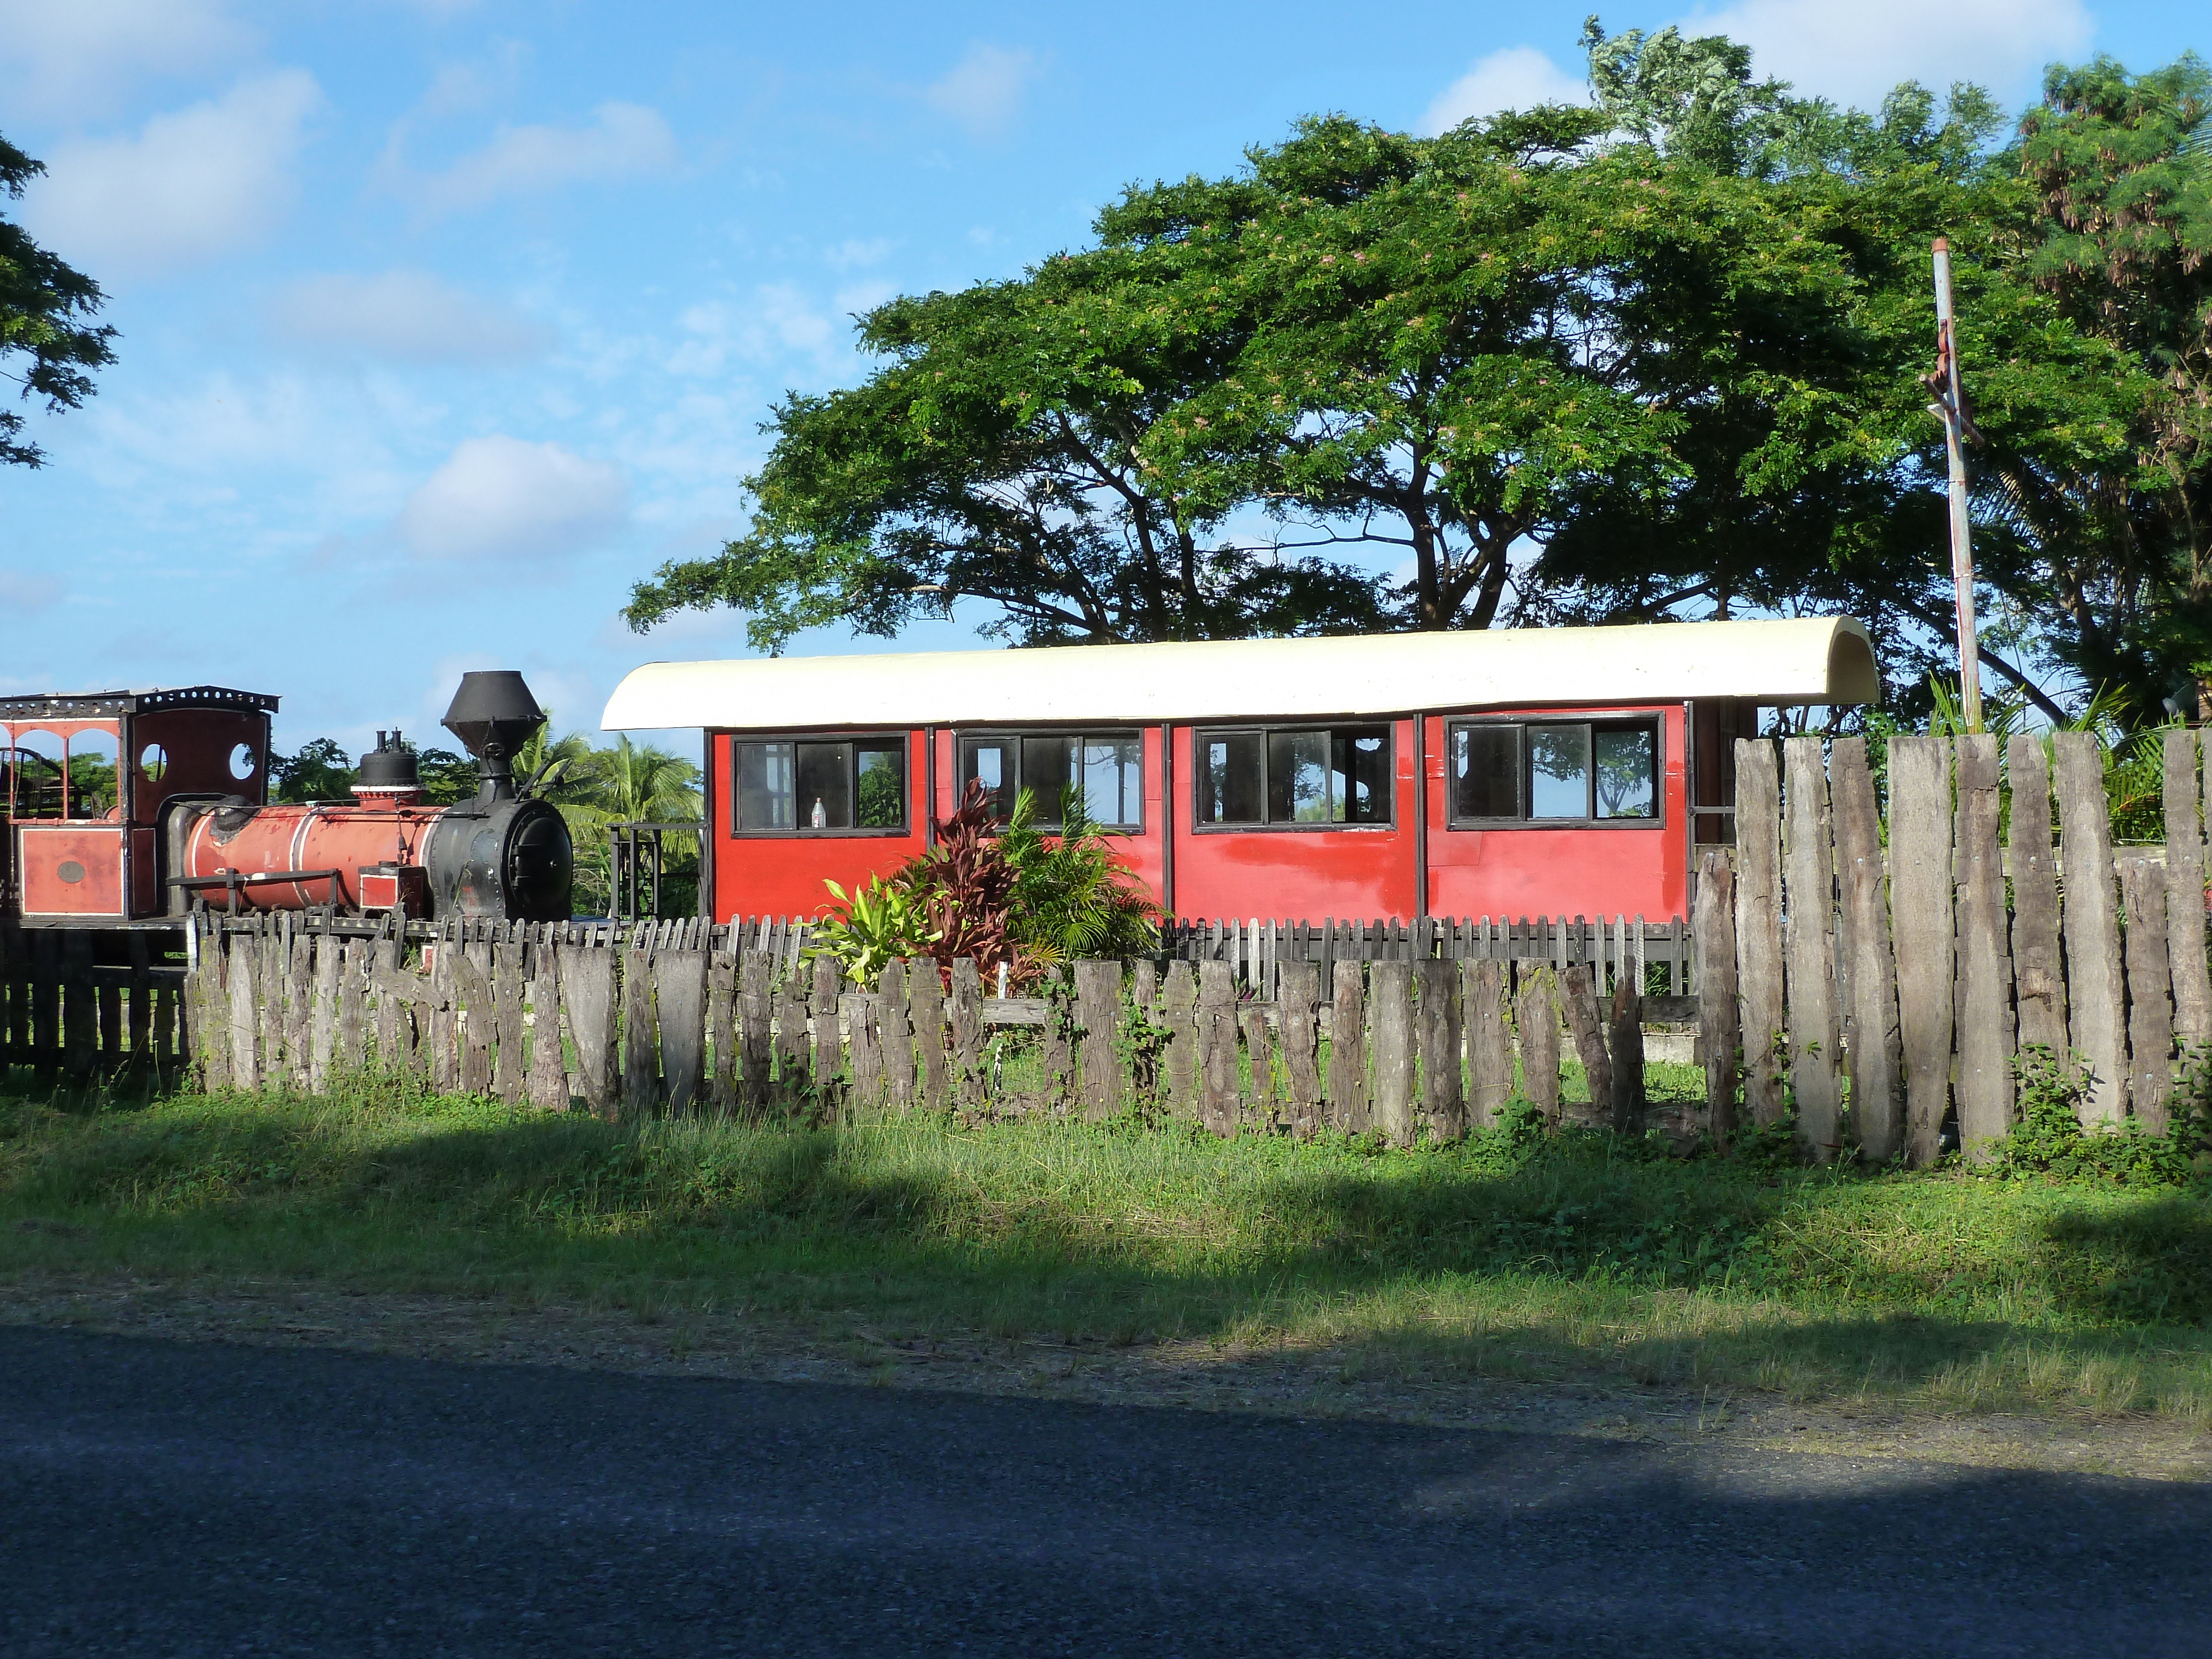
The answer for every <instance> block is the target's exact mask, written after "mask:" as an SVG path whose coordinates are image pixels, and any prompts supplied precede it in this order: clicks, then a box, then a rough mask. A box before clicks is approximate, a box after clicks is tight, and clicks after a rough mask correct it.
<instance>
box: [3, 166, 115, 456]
mask: <svg viewBox="0 0 2212 1659" xmlns="http://www.w3.org/2000/svg"><path fill="white" fill-rule="evenodd" d="M45 171H46V164H45V163H44V162H41V161H33V160H32V159H31V158H30V157H29V156H27V155H25V154H23V152H22V151H21V150H20V149H16V148H15V146H14V145H13V144H11V143H9V142H8V141H7V140H6V139H5V138H0V196H4V197H9V198H11V199H18V200H20V199H21V197H22V194H23V187H24V186H25V185H27V184H29V183H30V181H31V180H32V179H34V178H36V177H37V176H38V175H39V174H40V173H44V172H45ZM101 297H102V296H101V295H100V284H99V283H95V282H94V281H93V280H92V278H90V277H89V276H85V275H84V274H83V273H82V272H81V271H77V270H72V269H71V268H70V266H69V265H67V264H64V263H63V261H61V260H60V259H58V258H56V257H55V256H54V255H53V254H52V253H50V252H47V251H46V249H44V248H42V247H40V246H39V245H38V244H37V243H36V242H34V241H33V240H31V236H30V234H29V233H28V232H27V231H26V230H25V229H24V228H22V227H21V225H19V224H16V223H15V222H14V221H12V220H10V219H8V218H6V217H4V216H0V374H5V375H7V377H8V378H9V379H10V380H14V381H15V382H16V383H17V384H18V385H20V386H21V387H22V392H21V400H22V401H26V402H32V401H43V402H44V403H45V404H46V408H47V410H49V411H54V410H64V409H76V408H77V407H79V406H80V405H82V404H83V402H84V400H85V399H86V398H89V397H90V396H92V394H93V390H94V387H93V384H92V371H93V370H94V369H96V368H105V367H106V365H107V364H109V363H111V362H114V361H115V354H114V352H113V351H112V349H110V347H109V345H108V342H109V341H110V340H112V339H113V338H114V337H115V331H114V330H113V329H112V328H109V327H106V326H94V324H93V323H92V320H91V319H92V318H93V316H94V314H95V313H97V312H98V311H99V309H100V301H101ZM45 459H46V455H45V453H44V452H43V451H41V450H40V448H39V447H38V446H37V445H36V444H34V443H33V442H31V441H29V440H27V439H26V438H25V437H24V436H23V417H22V416H21V415H20V414H18V413H17V412H16V411H15V410H12V409H5V408H0V464H12V465H16V466H37V465H40V464H41V463H43V462H44V460H45Z"/></svg>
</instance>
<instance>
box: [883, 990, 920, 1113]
mask: <svg viewBox="0 0 2212 1659" xmlns="http://www.w3.org/2000/svg"><path fill="white" fill-rule="evenodd" d="M908 970H909V964H908V963H903V962H887V963H884V971H883V973H882V974H881V975H878V978H877V981H876V997H877V1003H876V1048H877V1052H878V1054H879V1056H880V1057H881V1060H882V1063H883V1068H884V1098H885V1100H887V1101H888V1102H889V1103H890V1104H891V1105H893V1106H896V1108H898V1109H899V1110H901V1111H902V1112H903V1111H908V1110H911V1109H913V1106H914V1025H913V1022H912V1021H911V1020H910V1019H909V1018H908V1013H907V976H908Z"/></svg>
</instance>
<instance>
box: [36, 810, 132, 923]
mask: <svg viewBox="0 0 2212 1659" xmlns="http://www.w3.org/2000/svg"><path fill="white" fill-rule="evenodd" d="M15 833H16V836H17V837H18V839H17V842H16V844H17V846H18V847H19V848H21V852H22V892H23V914H24V915H27V916H119V915H122V914H123V830H122V828H121V826H119V825H116V824H88V823H56V824H52V825H48V824H43V823H27V824H24V825H21V827H20V828H19V829H17V830H16V832H15Z"/></svg>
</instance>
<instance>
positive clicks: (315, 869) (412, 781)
mask: <svg viewBox="0 0 2212 1659" xmlns="http://www.w3.org/2000/svg"><path fill="white" fill-rule="evenodd" d="M544 720H545V716H544V713H543V712H542V711H541V710H540V709H539V708H538V702H537V700H536V699H535V698H534V697H532V696H531V695H530V688H529V687H528V686H526V684H523V679H522V676H521V675H520V674H518V673H515V672H514V671H512V670H500V671H489V672H477V673H470V674H465V675H463V676H462V678H461V684H460V689H459V690H458V691H457V692H455V693H454V695H453V706H452V707H451V708H448V709H447V711H446V718H445V720H444V722H443V724H444V726H445V727H446V729H447V731H449V732H453V735H454V736H455V737H457V738H459V739H460V740H461V742H462V744H464V745H465V747H466V748H467V750H468V751H469V753H470V754H471V756H473V757H475V759H476V763H477V793H476V794H475V795H474V796H473V797H472V798H471V799H468V800H465V801H461V802H459V803H458V804H456V805H451V806H435V805H429V804H428V803H426V802H425V801H424V800H423V799H422V782H421V778H420V776H419V775H418V773H417V770H416V759H415V756H414V753H413V751H412V750H409V749H408V748H407V747H406V746H405V745H404V744H403V743H402V742H401V741H400V737H399V733H398V732H397V731H394V732H390V733H386V732H378V733H377V746H376V747H375V748H374V750H371V751H370V752H369V753H368V754H366V755H364V756H363V757H362V763H361V767H360V772H359V778H358V781H356V783H355V784H354V786H353V795H354V799H352V800H351V801H317V802H313V803H311V804H307V805H278V806H255V805H248V804H247V803H246V802H244V801H240V800H236V799H232V800H223V801H195V802H190V803H186V804H185V805H181V806H179V808H178V809H177V810H176V811H173V812H172V813H171V814H170V815H169V818H168V822H167V825H166V828H165V840H166V842H167V848H166V851H167V855H168V856H167V860H165V861H166V863H167V867H168V869H169V870H170V872H172V873H171V876H170V878H169V882H168V885H169V889H170V892H171V894H172V895H173V896H172V899H171V902H170V908H171V910H172V912H173V913H175V912H177V911H179V910H181V909H182V908H184V907H185V904H186V903H187V902H189V899H190V896H192V895H195V894H198V895H204V896H205V897H206V898H207V900H208V901H209V902H210V904H211V905H219V906H221V907H222V908H239V909H258V910H284V909H301V908H307V907H308V906H310V905H315V906H320V905H333V906H336V907H337V908H340V909H344V910H356V911H367V910H378V911H383V910H394V909H398V910H404V913H405V914H406V915H409V916H410V917H417V918H428V919H430V920H433V921H436V920H441V919H443V918H445V917H447V916H464V917H476V916H489V917H494V918H496V919H499V920H502V921H567V920H568V913H569V905H568V890H569V880H570V876H571V873H572V868H573V854H572V849H571V848H570V845H569V840H568V824H567V823H566V822H565V821H564V820H563V819H562V817H561V814H560V813H559V811H556V809H555V808H554V807H553V806H552V805H550V803H548V802H546V801H544V800H540V799H535V798H534V797H533V796H532V794H531V793H530V784H531V783H532V781H533V780H525V781H523V782H522V783H521V784H520V786H518V784H517V783H516V781H515V777H514V771H513V760H514V756H515V753H516V751H517V750H519V749H520V746H521V745H522V744H524V743H525V742H526V741H527V740H528V739H529V738H530V735H531V733H532V732H535V731H536V730H537V729H538V726H541V725H543V724H544Z"/></svg>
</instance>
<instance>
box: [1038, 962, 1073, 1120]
mask: <svg viewBox="0 0 2212 1659" xmlns="http://www.w3.org/2000/svg"><path fill="white" fill-rule="evenodd" d="M1045 975H1046V977H1045V982H1044V983H1042V984H1041V985H1039V986H1038V987H1037V989H1038V991H1039V992H1040V993H1041V994H1042V995H1043V997H1044V1042H1043V1045H1042V1050H1041V1054H1040V1058H1041V1060H1042V1069H1043V1072H1044V1099H1043V1102H1042V1109H1044V1110H1045V1111H1047V1112H1059V1111H1064V1110H1066V1109H1067V1107H1068V1106H1070V1105H1071V1104H1073V1100H1074V1095H1075V1042H1074V1036H1073V1030H1071V1028H1072V1027H1073V1024H1074V1023H1075V1009H1074V1006H1073V1003H1072V1002H1071V1000H1070V994H1069V990H1068V985H1067V979H1066V975H1065V973H1064V972H1063V971H1062V970H1061V969H1059V968H1048V969H1046V970H1045Z"/></svg>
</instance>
